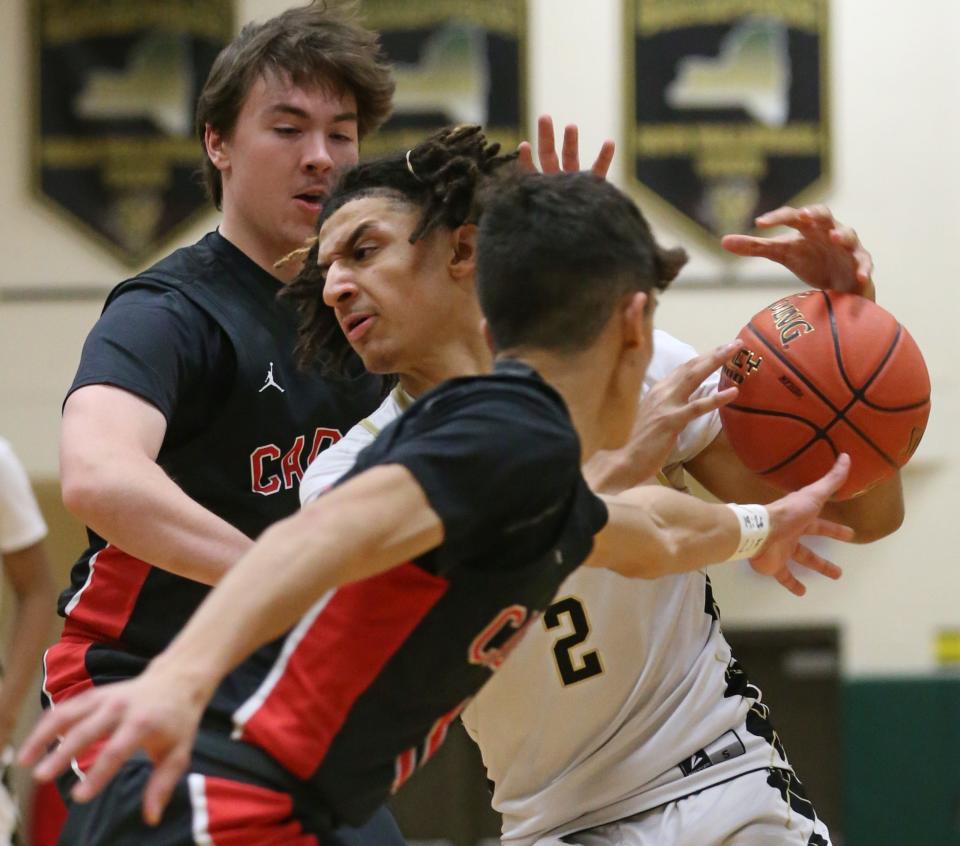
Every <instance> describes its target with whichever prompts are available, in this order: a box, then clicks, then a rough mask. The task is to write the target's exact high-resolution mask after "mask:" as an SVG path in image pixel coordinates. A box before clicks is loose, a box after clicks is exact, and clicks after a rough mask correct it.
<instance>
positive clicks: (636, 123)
mask: <svg viewBox="0 0 960 846" xmlns="http://www.w3.org/2000/svg"><path fill="white" fill-rule="evenodd" d="M625 7H626V10H627V11H626V14H627V21H626V28H625V29H626V33H627V40H628V44H627V55H628V56H629V59H628V62H627V68H628V79H627V84H626V92H627V98H628V104H627V126H628V127H632V130H631V131H628V132H627V133H626V134H627V155H628V157H629V161H630V162H631V165H630V175H631V178H632V180H633V182H634V185H635V186H636V187H637V188H639V189H640V191H641V193H642V194H643V195H644V196H647V197H654V198H656V200H655V201H661V202H662V203H665V204H666V208H668V209H669V210H670V211H672V212H674V213H677V214H679V215H680V216H681V219H682V220H683V221H685V222H686V223H688V224H692V226H691V228H692V229H693V230H694V231H695V232H696V233H698V234H699V235H701V236H706V237H707V238H708V240H709V242H710V243H711V244H713V245H714V246H716V247H717V248H718V249H719V243H718V236H720V235H724V234H726V233H729V232H747V231H749V230H751V229H752V228H753V218H754V217H755V216H756V215H758V214H760V213H762V212H764V211H769V210H771V209H774V208H776V207H778V206H781V205H785V204H796V203H798V202H800V201H801V200H800V195H802V194H803V193H811V192H812V191H813V189H814V186H815V185H818V184H819V185H818V187H820V188H821V189H822V181H823V180H825V179H826V178H827V176H828V173H829V158H830V156H829V153H830V134H829V124H828V114H829V110H828V104H827V88H828V85H827V80H828V74H827V38H826V35H827V0H627V2H626V4H625Z"/></svg>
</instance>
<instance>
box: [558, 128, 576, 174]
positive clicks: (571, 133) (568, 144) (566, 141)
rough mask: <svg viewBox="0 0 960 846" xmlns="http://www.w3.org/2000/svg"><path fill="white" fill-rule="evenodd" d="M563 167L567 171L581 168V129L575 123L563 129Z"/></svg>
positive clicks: (572, 171) (574, 171)
mask: <svg viewBox="0 0 960 846" xmlns="http://www.w3.org/2000/svg"><path fill="white" fill-rule="evenodd" d="M560 154H561V156H562V158H563V169H564V171H566V172H567V173H576V172H577V171H578V170H580V130H579V129H578V128H577V125H576V124H575V123H571V124H568V125H567V126H566V127H564V130H563V148H562V150H561V153H560Z"/></svg>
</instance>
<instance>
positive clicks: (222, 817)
mask: <svg viewBox="0 0 960 846" xmlns="http://www.w3.org/2000/svg"><path fill="white" fill-rule="evenodd" d="M188 778H189V784H190V798H191V802H192V804H193V833H194V837H195V839H196V842H197V843H212V844H213V846H319V841H318V840H317V838H316V837H314V836H313V835H312V834H305V833H304V831H303V827H302V826H301V825H300V822H299V821H298V820H296V819H294V818H293V816H292V814H293V799H292V798H291V797H290V796H289V795H288V794H286V793H278V792H276V791H274V790H268V789H267V788H264V787H257V786H255V785H252V784H242V783H241V782H236V781H230V780H228V779H223V778H215V777H213V776H201V775H197V774H195V773H194V774H191V775H190V776H189V777H188ZM204 835H206V838H207V839H204Z"/></svg>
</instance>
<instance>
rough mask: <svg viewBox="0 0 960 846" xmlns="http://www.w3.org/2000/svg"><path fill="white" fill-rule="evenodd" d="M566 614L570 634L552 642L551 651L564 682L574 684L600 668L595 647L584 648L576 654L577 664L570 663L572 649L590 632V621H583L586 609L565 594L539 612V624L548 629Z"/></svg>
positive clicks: (557, 623)
mask: <svg viewBox="0 0 960 846" xmlns="http://www.w3.org/2000/svg"><path fill="white" fill-rule="evenodd" d="M564 616H566V617H567V618H568V619H569V621H570V624H571V625H572V626H573V634H569V635H566V636H565V637H561V638H558V640H557V642H556V643H555V644H554V645H553V654H554V656H555V657H556V659H557V669H558V670H559V671H560V678H561V679H563V683H564V685H571V684H576V683H577V682H581V681H583V680H584V679H589V678H592V677H593V676H599V675H600V674H601V673H602V672H603V664H602V663H601V661H600V653H599V652H597V650H595V649H594V650H593V651H592V652H585V653H584V654H583V655H582V656H580V660H579V664H574V658H573V649H574V647H576V646H579V645H580V644H581V643H583V642H584V641H585V640H586V639H587V638H588V637H589V636H590V623H589V622H588V621H587V612H586V611H585V610H584V608H583V604H582V603H581V602H580V600H579V599H576V598H574V597H572V596H568V597H566V598H565V599H561V600H560V601H559V602H554V603H553V605H551V606H550V607H549V608H547V610H546V612H545V613H544V615H543V624H544V625H545V626H546V627H547V628H548V629H555V628H556V627H557V626H559V625H561V618H562V617H564Z"/></svg>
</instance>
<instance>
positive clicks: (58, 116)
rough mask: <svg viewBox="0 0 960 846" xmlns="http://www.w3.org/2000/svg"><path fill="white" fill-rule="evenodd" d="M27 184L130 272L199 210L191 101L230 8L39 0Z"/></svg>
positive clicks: (222, 41)
mask: <svg viewBox="0 0 960 846" xmlns="http://www.w3.org/2000/svg"><path fill="white" fill-rule="evenodd" d="M34 25H35V38H34V58H35V62H36V73H35V97H34V101H35V103H36V104H37V106H36V108H37V114H36V118H35V124H34V133H35V137H34V139H33V144H32V147H33V150H34V161H33V179H34V184H35V186H36V191H37V193H38V195H39V196H40V197H41V199H43V200H45V201H46V202H47V203H48V204H50V205H52V206H53V207H54V208H55V209H56V210H57V211H59V212H61V213H63V214H65V215H66V216H68V217H69V219H70V220H72V221H73V222H74V223H75V224H77V225H78V226H79V228H81V229H82V230H84V231H85V232H87V233H88V234H90V235H91V236H92V237H94V238H95V239H96V240H97V241H99V242H100V243H101V244H103V245H104V246H106V247H107V248H108V249H110V250H111V251H112V252H113V253H114V254H115V255H117V256H118V257H119V258H120V259H121V260H123V261H125V262H126V263H128V264H130V265H132V266H135V265H138V264H140V263H142V261H143V260H144V259H145V258H146V257H147V256H148V255H149V254H151V253H152V252H153V251H155V250H156V249H157V248H158V247H160V245H161V244H162V243H163V242H164V241H165V240H167V239H168V238H169V237H171V235H172V234H173V233H174V232H175V231H176V230H177V229H179V228H180V227H182V226H184V225H185V224H187V223H189V222H190V221H191V219H192V218H193V217H194V216H195V215H196V214H197V213H199V212H200V211H202V210H205V209H206V208H207V200H206V199H205V197H204V193H203V189H202V188H201V187H200V185H199V183H198V181H197V179H196V177H195V174H196V171H197V169H198V167H199V165H200V161H201V152H202V151H201V148H200V142H199V141H198V140H197V139H196V138H195V137H194V134H193V113H194V105H195V103H196V98H197V96H198V94H199V92H200V88H201V87H202V85H203V82H204V80H205V79H206V76H207V73H208V72H209V69H210V66H211V65H212V64H213V60H214V58H215V57H216V55H217V53H219V52H220V50H221V49H222V48H223V47H224V46H225V45H226V43H227V42H228V41H229V40H230V39H231V38H232V37H233V2H232V0H164V2H162V3H143V2H140V0H36V5H35V20H34Z"/></svg>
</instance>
